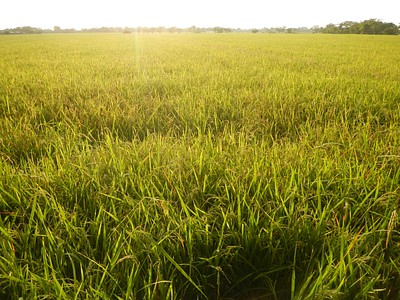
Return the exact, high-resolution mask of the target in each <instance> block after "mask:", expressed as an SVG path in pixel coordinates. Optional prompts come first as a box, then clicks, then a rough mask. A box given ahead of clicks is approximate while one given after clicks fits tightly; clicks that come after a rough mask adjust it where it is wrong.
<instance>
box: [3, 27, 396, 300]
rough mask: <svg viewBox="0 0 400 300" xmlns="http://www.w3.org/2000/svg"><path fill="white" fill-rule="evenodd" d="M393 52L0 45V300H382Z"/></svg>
mask: <svg viewBox="0 0 400 300" xmlns="http://www.w3.org/2000/svg"><path fill="white" fill-rule="evenodd" d="M399 66H400V43H399V39H398V37H397V36H355V35H353V36H349V35H340V36H339V35H255V34H229V35H225V34H221V35H219V34H204V35H195V34H181V35H173V34H171V35H168V34H164V35H140V34H138V35H134V34H132V35H126V34H70V35H63V34H52V35H29V36H26V35H19V36H17V35H16V36H11V35H10V36H1V37H0V230H1V240H0V298H1V299H396V298H395V297H396V296H397V295H398V294H399V293H400V290H399V286H400V279H399V278H400V276H399V275H400V248H399V242H400V235H399V227H398V225H399V218H398V213H399V199H400V191H399V180H400V81H399V78H400V67H399Z"/></svg>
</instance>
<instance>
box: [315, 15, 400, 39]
mask: <svg viewBox="0 0 400 300" xmlns="http://www.w3.org/2000/svg"><path fill="white" fill-rule="evenodd" d="M317 31H318V32H322V33H344V34H387V35H397V34H399V33H400V26H397V25H396V24H394V23H386V22H382V21H379V20H376V19H370V20H365V21H362V22H351V21H346V22H342V23H340V24H338V25H335V24H328V25H327V26H326V27H324V28H320V29H319V30H317Z"/></svg>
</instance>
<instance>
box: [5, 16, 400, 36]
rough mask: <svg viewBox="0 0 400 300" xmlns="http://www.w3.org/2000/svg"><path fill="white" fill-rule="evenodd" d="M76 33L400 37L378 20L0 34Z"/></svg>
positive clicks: (396, 30)
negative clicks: (322, 25) (289, 26)
mask: <svg viewBox="0 0 400 300" xmlns="http://www.w3.org/2000/svg"><path fill="white" fill-rule="evenodd" d="M74 32H123V33H132V32H136V33H184V32H192V33H203V32H214V33H230V32H252V33H331V34H332V33H334V34H338V33H342V34H388V35H397V34H400V26H397V25H396V24H394V23H386V22H382V21H380V20H377V19H369V20H365V21H362V22H353V21H346V22H342V23H340V24H328V25H326V26H325V27H319V26H313V27H312V28H307V27H298V28H286V27H272V28H266V27H264V28H261V29H257V28H253V29H241V28H224V27H196V26H192V27H188V28H178V27H169V28H166V27H163V26H159V27H100V28H89V29H81V30H76V29H74V28H71V29H62V28H61V27H59V26H54V28H53V30H51V29H41V28H35V27H30V26H24V27H16V28H7V29H4V30H0V34H38V33H74Z"/></svg>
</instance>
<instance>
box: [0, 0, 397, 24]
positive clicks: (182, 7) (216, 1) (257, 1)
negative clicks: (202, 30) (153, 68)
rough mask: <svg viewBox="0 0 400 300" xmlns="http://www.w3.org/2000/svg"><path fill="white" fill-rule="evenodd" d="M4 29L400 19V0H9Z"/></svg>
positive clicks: (3, 8) (0, 9)
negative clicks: (20, 27) (22, 27)
mask: <svg viewBox="0 0 400 300" xmlns="http://www.w3.org/2000/svg"><path fill="white" fill-rule="evenodd" d="M2 2H3V3H2V4H1V5H0V29H5V28H13V27H18V26H32V27H40V28H43V29H46V28H49V29H52V28H53V26H60V27H61V28H63V29H66V28H75V29H82V28H92V27H102V26H106V27H125V26H128V27H137V26H143V27H144V26H149V27H150V26H165V27H172V26H176V27H181V28H184V27H190V26H192V25H194V26H198V27H214V26H222V27H231V28H239V27H240V28H263V27H280V26H286V27H303V26H305V27H312V26H314V25H319V26H325V25H327V24H328V23H335V24H337V23H340V22H343V21H363V20H366V19H371V18H376V19H380V20H382V21H384V22H393V23H395V24H399V23H400V13H399V11H400V0H380V1H376V0H374V1H372V0H336V1H332V0H330V1H325V0H303V1H302V0H274V1H269V0H264V1H262V0H230V1H229V0H202V1H200V0H197V1H193V0H186V1H184V0H141V1H137V0H97V1H96V0H5V1H2Z"/></svg>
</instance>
